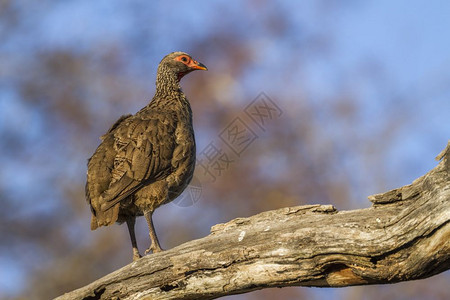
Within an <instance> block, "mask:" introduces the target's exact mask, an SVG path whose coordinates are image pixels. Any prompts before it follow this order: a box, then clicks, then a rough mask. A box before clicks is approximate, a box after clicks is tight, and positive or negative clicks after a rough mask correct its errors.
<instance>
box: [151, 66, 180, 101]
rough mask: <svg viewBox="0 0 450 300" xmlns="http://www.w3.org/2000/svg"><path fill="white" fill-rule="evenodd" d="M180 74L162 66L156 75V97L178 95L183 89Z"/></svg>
mask: <svg viewBox="0 0 450 300" xmlns="http://www.w3.org/2000/svg"><path fill="white" fill-rule="evenodd" d="M180 79H181V78H180V76H178V75H177V74H176V73H174V72H173V71H172V70H169V69H165V68H160V69H158V73H157V75H156V93H155V97H158V98H166V97H167V96H169V97H170V96H176V95H178V94H180V93H182V91H181V86H180Z"/></svg>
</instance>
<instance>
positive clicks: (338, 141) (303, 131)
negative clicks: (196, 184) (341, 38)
mask: <svg viewBox="0 0 450 300" xmlns="http://www.w3.org/2000/svg"><path fill="white" fill-rule="evenodd" d="M89 3H91V2H89V1H67V2H58V1H50V0H47V1H40V2H39V3H33V2H31V1H8V0H2V1H0V40H2V45H0V101H1V102H0V111H1V113H0V117H1V119H0V137H1V141H2V143H1V148H0V151H1V156H0V164H1V165H2V169H1V171H0V201H1V205H2V209H1V210H0V265H2V266H1V268H0V269H1V270H0V298H17V299H49V298H52V297H55V296H57V295H59V294H62V293H64V292H67V291H69V290H72V289H75V288H77V287H80V286H82V285H85V284H87V283H89V282H91V281H93V280H95V279H97V278H99V277H101V276H103V275H105V274H107V273H109V272H111V271H113V270H115V269H117V268H119V267H121V266H123V265H125V264H127V263H129V261H130V258H131V249H130V245H129V237H128V233H127V230H126V228H125V227H124V226H121V227H119V226H112V227H108V228H102V229H100V230H97V231H95V232H90V231H89V224H90V223H89V222H90V211H89V209H88V206H87V204H86V203H85V200H84V182H85V172H86V160H87V158H88V157H90V155H91V154H92V152H93V151H94V149H95V148H96V147H97V145H98V143H99V140H98V137H99V136H100V135H102V134H103V133H104V132H105V131H106V130H107V129H108V128H109V126H110V125H111V124H112V123H113V122H114V121H115V120H116V119H117V118H118V117H119V116H120V115H121V114H126V113H134V112H136V111H137V110H138V109H139V108H140V107H142V106H144V105H145V104H146V102H147V101H148V100H149V99H151V97H152V95H153V92H154V85H153V82H154V80H155V72H156V67H157V63H158V62H159V60H160V59H161V58H162V57H163V56H164V55H165V54H167V53H169V52H171V51H175V50H183V51H187V52H188V53H190V54H192V56H193V57H195V58H196V59H197V60H199V61H201V62H203V63H205V64H206V65H207V66H208V68H209V71H208V73H200V72H199V73H194V74H192V75H190V76H188V77H186V78H185V79H183V82H182V86H183V87H184V91H185V93H186V95H187V96H188V98H189V99H190V100H191V103H192V107H193V111H194V126H195V130H196V138H197V143H198V151H199V152H200V151H202V150H203V149H205V147H206V146H207V145H208V144H209V143H210V142H212V141H213V142H214V143H216V144H217V145H218V146H219V148H220V149H222V150H223V151H226V150H227V147H226V145H224V144H223V143H222V142H221V140H220V139H219V138H218V137H219V134H220V132H222V131H223V130H224V129H225V128H227V126H228V125H229V124H230V122H231V121H232V120H233V119H234V118H235V117H237V116H242V115H243V111H244V108H245V107H246V106H247V105H248V104H249V103H250V102H251V101H252V100H254V99H255V97H256V96H257V95H259V94H260V92H262V91H264V92H265V93H266V94H267V95H268V96H269V97H270V99H272V100H273V101H274V103H276V104H277V105H278V106H279V107H280V109H281V110H282V112H283V114H282V115H281V116H280V117H279V118H274V119H273V120H271V121H270V122H269V123H268V125H267V127H266V130H265V131H263V130H261V129H258V128H257V127H253V128H256V129H255V132H256V133H257V134H258V138H257V139H256V140H255V141H254V143H252V144H251V145H250V146H249V147H248V149H247V150H245V151H244V152H243V153H242V155H241V156H240V157H236V156H234V157H233V159H234V162H233V163H232V164H230V166H229V169H228V170H226V171H224V172H223V173H222V174H221V176H219V177H218V178H217V180H216V181H215V182H212V181H211V180H210V179H209V178H208V177H206V176H204V174H203V173H202V170H201V169H199V168H197V170H196V174H195V176H196V177H197V178H199V179H200V181H201V186H202V197H201V199H200V201H198V202H196V203H195V205H193V206H190V207H187V208H183V207H178V206H176V205H174V204H168V205H166V206H164V207H161V208H160V209H158V210H157V211H156V213H155V224H156V230H157V231H158V232H159V237H160V239H161V242H162V245H163V247H166V248H171V247H174V246H176V245H178V244H181V243H183V242H185V241H188V240H192V239H195V238H200V237H202V236H205V235H207V234H208V232H209V228H210V227H211V226H212V225H214V224H216V223H219V222H226V221H228V220H230V219H232V218H235V217H244V216H250V215H252V214H255V213H258V212H261V211H265V210H270V209H276V208H280V207H284V206H294V205H303V204H313V203H331V204H333V205H335V206H336V207H337V208H338V209H340V210H342V209H355V208H361V207H367V206H369V205H370V204H369V202H368V201H367V200H366V199H365V196H367V195H368V194H370V193H375V192H383V191H385V190H387V189H388V188H393V187H395V186H397V185H399V184H402V185H403V184H407V183H409V182H408V181H407V180H411V179H414V178H415V177H417V176H419V175H422V173H420V172H421V171H422V170H421V169H420V170H418V169H417V168H416V169H415V172H416V173H411V172H409V171H405V173H402V172H401V171H399V170H396V171H395V172H392V169H391V165H392V164H391V163H390V156H389V155H391V152H390V151H392V149H394V148H393V147H394V146H396V145H397V144H396V143H397V140H398V139H399V135H400V133H402V132H404V129H405V128H409V127H408V126H410V125H411V119H412V118H413V117H414V114H415V113H416V111H415V110H414V107H413V106H414V105H418V103H419V102H420V101H422V99H423V97H424V96H423V95H422V96H418V95H417V94H413V93H411V91H409V90H406V91H405V90H399V89H396V87H395V86H394V85H393V83H392V81H391V78H390V75H389V72H388V71H387V70H386V68H385V66H384V65H383V64H382V63H380V61H382V58H379V57H376V56H375V57H369V58H367V59H364V60H362V61H361V62H360V63H359V64H358V65H356V66H354V68H353V69H351V71H350V74H343V75H342V76H343V77H345V79H335V80H333V82H332V83H330V86H327V85H326V83H325V82H326V81H327V80H329V76H328V77H327V76H323V77H320V76H319V78H320V80H319V81H324V82H323V83H322V84H323V85H322V86H319V87H317V86H315V84H316V83H314V81H312V79H311V76H312V75H313V73H312V71H311V69H314V68H316V69H315V70H319V69H320V68H323V65H328V64H329V65H330V68H333V67H334V65H333V61H334V59H335V58H336V57H338V56H339V53H336V49H335V47H336V45H335V40H334V34H335V33H333V30H332V28H333V23H332V22H330V17H333V16H335V13H339V12H342V13H349V12H348V11H351V12H352V13H358V9H359V6H358V5H356V6H355V7H354V8H350V6H352V5H353V4H355V3H356V2H355V1H317V2H310V3H308V4H302V5H301V4H296V5H295V6H294V7H291V6H290V5H287V4H284V5H278V4H275V3H272V2H269V1H247V2H243V3H241V5H242V7H231V6H230V5H229V3H228V2H227V1H218V2H216V3H214V4H212V3H209V2H203V4H202V5H200V3H196V4H195V5H194V4H193V3H190V2H189V3H187V2H185V3H183V4H181V3H178V2H177V3H170V2H157V3H155V4H153V6H152V5H150V4H144V3H146V2H139V1H129V2H124V3H118V2H117V1H115V2H114V1H113V2H111V4H105V3H103V2H102V3H101V4H96V5H92V10H93V11H91V10H90V8H89V5H90V4H89ZM313 3H314V4H313ZM308 16H309V17H308ZM311 16H312V17H311ZM311 18H312V19H314V22H312V21H311V20H310V19H311ZM320 65H322V67H320ZM336 69H338V67H336ZM344 73H345V72H344ZM319 74H320V72H319ZM338 74H342V73H339V71H338ZM316 75H317V74H316ZM445 75H446V77H445V76H444V77H445V78H442V77H441V80H444V81H443V82H448V79H449V78H450V76H449V73H448V72H447V73H446V74H445ZM331 84H333V85H334V86H333V87H331ZM328 88H329V91H331V92H328V93H327V92H324V90H326V89H328ZM361 90H362V91H363V92H361ZM367 90H369V92H367ZM446 91H448V90H446ZM432 92H433V93H434V94H433V96H434V97H439V96H440V95H441V94H440V90H439V89H438V91H436V89H433V90H432ZM368 93H369V94H370V95H368ZM419 107H420V106H419ZM447 107H448V106H447ZM438 110H439V108H437V109H436V112H438ZM247 122H248V120H247ZM254 125H255V124H250V125H249V126H254ZM423 134H426V132H424V133H423ZM447 137H448V136H447ZM447 137H444V139H443V140H441V141H440V143H441V146H442V147H443V146H444V145H445V144H446V140H445V139H446V138H447ZM397 146H398V145H397ZM439 147H440V146H439ZM439 150H440V149H439ZM437 152H439V151H437ZM437 152H436V153H434V154H437ZM434 154H433V155H434ZM399 156H401V155H399ZM432 158H433V156H430V157H423V160H428V161H430V164H433V161H432ZM405 178H406V179H405ZM137 234H138V244H139V245H140V248H141V249H145V248H146V247H147V244H148V242H149V240H148V237H147V229H146V225H145V222H143V221H142V220H138V224H137ZM446 280H447V281H448V273H446V274H441V275H439V276H435V277H433V278H430V279H427V280H422V281H416V282H408V283H402V284H396V285H391V286H377V287H355V288H347V289H339V290H336V289H326V290H325V289H322V290H318V289H307V288H286V289H270V290H263V291H257V292H254V293H250V294H247V295H237V296H230V297H227V299H273V298H279V299H298V298H301V297H305V298H308V299H320V298H322V297H327V298H328V297H333V298H335V299H337V298H339V299H393V298H395V299H403V298H405V299H425V298H426V299H444V298H445V297H446V295H445V294H446V291H447V287H446V284H445V281H446ZM2 285H3V286H2ZM401 295H403V296H401ZM447 296H448V294H447Z"/></svg>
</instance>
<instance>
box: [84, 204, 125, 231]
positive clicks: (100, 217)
mask: <svg viewBox="0 0 450 300" xmlns="http://www.w3.org/2000/svg"><path fill="white" fill-rule="evenodd" d="M119 206H120V203H117V204H116V205H115V206H113V207H111V209H108V210H107V211H101V210H100V209H99V210H98V211H96V213H95V215H94V214H92V218H91V230H95V229H97V228H98V227H100V226H108V225H111V224H114V223H115V222H116V221H117V218H118V217H119Z"/></svg>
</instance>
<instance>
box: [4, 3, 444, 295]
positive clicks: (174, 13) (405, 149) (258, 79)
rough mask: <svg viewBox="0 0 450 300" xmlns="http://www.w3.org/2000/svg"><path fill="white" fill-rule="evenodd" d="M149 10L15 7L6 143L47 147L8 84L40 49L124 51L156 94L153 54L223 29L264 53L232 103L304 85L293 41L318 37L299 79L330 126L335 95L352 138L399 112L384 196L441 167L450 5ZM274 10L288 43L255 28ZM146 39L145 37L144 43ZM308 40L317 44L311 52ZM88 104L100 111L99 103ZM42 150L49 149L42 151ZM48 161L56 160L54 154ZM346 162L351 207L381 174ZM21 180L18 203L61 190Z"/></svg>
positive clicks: (131, 6) (352, 155) (130, 6)
mask: <svg viewBox="0 0 450 300" xmlns="http://www.w3.org/2000/svg"><path fill="white" fill-rule="evenodd" d="M146 3H147V2H142V1H129V2H126V3H125V2H122V1H106V0H103V1H95V2H93V1H43V2H42V3H41V2H40V3H39V4H38V5H37V4H31V3H26V1H24V2H17V4H16V5H17V6H18V7H20V11H21V14H20V17H21V18H22V19H21V22H20V23H19V25H18V26H20V28H22V29H21V30H17V32H18V33H20V34H17V35H9V36H8V37H7V40H6V42H4V43H1V44H0V64H1V65H2V66H3V68H2V70H0V95H1V100H0V133H2V132H1V131H3V130H6V131H8V130H15V131H17V132H19V133H21V134H23V136H24V140H26V141H29V142H30V144H33V145H34V146H35V147H37V148H39V147H42V144H43V142H42V139H41V137H42V135H43V131H45V128H46V127H45V125H43V124H45V116H43V115H41V112H40V111H36V110H31V109H30V108H29V107H27V104H25V103H23V102H21V101H20V99H19V98H18V96H17V93H15V91H14V86H13V85H9V83H11V82H12V81H13V80H11V78H18V77H20V76H21V74H18V72H17V68H16V67H17V66H20V69H21V70H24V69H25V70H26V67H27V66H28V64H29V63H30V62H32V60H33V57H34V54H35V53H38V52H40V51H45V50H48V49H58V48H71V49H73V50H74V51H79V52H80V53H86V52H87V50H89V49H91V48H92V47H108V46H110V45H112V44H117V45H119V46H120V47H122V48H124V49H125V52H126V53H128V56H127V62H126V64H127V65H128V66H129V67H128V71H129V72H130V73H132V74H133V76H136V77H139V76H141V77H142V76H144V74H145V76H146V77H145V78H144V79H143V80H148V81H149V91H151V90H152V88H153V81H154V76H155V75H154V71H155V69H156V67H155V66H156V65H157V63H158V62H159V61H160V59H161V57H160V56H156V55H150V54H151V53H161V54H165V53H167V52H170V51H172V50H175V49H176V50H178V49H180V48H183V49H184V48H188V47H189V41H190V40H191V39H195V38H201V37H202V36H205V35H207V34H210V33H211V32H215V31H217V30H221V31H227V30H230V32H229V34H230V35H231V36H233V37H234V38H236V39H237V40H239V41H241V42H242V43H246V42H248V43H249V47H253V48H254V49H257V50H258V55H257V57H256V58H255V60H254V61H253V62H252V64H251V68H250V70H248V73H249V74H248V75H247V73H246V76H243V78H242V82H241V83H236V84H237V85H238V88H237V91H238V92H237V93H239V89H240V93H242V94H244V95H246V96H245V97H242V98H245V99H247V98H248V97H253V96H254V95H256V94H257V93H256V91H257V92H259V91H260V90H261V89H263V90H265V91H268V92H269V93H270V91H271V90H276V88H275V87H279V86H282V85H286V88H294V87H295V86H296V84H298V79H297V78H291V79H290V80H289V81H288V82H287V81H286V79H285V78H283V76H281V75H282V74H283V71H284V69H285V68H286V64H292V65H296V64H297V62H296V61H295V59H296V55H299V57H300V56H301V55H302V53H304V52H305V51H314V49H315V48H314V47H310V48H306V49H303V48H301V49H298V51H297V50H293V49H297V48H296V46H295V45H296V43H297V42H298V40H300V39H302V40H305V39H306V40H307V38H308V35H311V36H312V33H314V34H318V35H319V36H320V35H322V36H323V37H324V38H325V39H326V43H327V47H328V48H329V49H330V50H329V51H330V52H329V53H327V51H326V50H325V51H324V52H323V53H317V55H310V56H309V57H311V59H310V60H308V61H302V63H301V64H299V67H301V68H302V69H301V70H299V71H298V74H297V73H295V76H297V75H298V78H301V79H302V80H303V82H302V85H301V86H302V87H304V90H303V91H302V92H304V93H305V94H306V95H307V97H308V99H310V101H311V102H312V103H314V106H315V107H316V108H317V111H319V115H321V116H322V118H323V120H326V119H327V117H328V116H329V115H328V112H327V109H326V107H327V106H331V105H333V103H332V101H336V99H335V98H333V97H332V95H335V94H337V93H340V92H342V90H343V89H344V90H346V91H347V89H348V93H349V94H352V95H355V98H356V99H357V101H359V104H360V106H361V107H362V114H360V115H358V116H357V118H358V121H357V124H358V127H357V128H354V132H355V135H365V136H367V135H370V134H372V133H373V132H381V130H382V128H383V126H386V124H385V123H384V120H383V118H384V117H385V116H386V115H389V116H392V114H395V115H397V114H398V118H399V119H401V120H403V121H402V122H403V123H402V124H403V125H402V127H401V129H400V130H398V131H396V132H395V136H394V140H395V142H394V143H392V144H390V145H389V148H388V149H386V151H387V153H388V155H387V159H388V160H387V162H383V163H384V164H386V166H387V167H386V171H387V172H388V173H389V174H390V178H391V179H392V180H391V181H390V182H389V183H388V185H389V186H388V187H389V188H394V187H397V186H400V185H405V184H408V183H410V182H411V181H412V180H414V179H415V178H417V177H418V176H421V175H423V174H425V173H426V172H427V171H428V170H430V169H432V168H433V167H434V166H435V165H436V162H435V161H434V160H433V158H434V157H435V156H436V155H437V154H438V153H439V152H440V151H441V150H442V149H443V148H444V147H445V145H446V143H447V141H448V139H449V136H450V135H449V133H450V122H449V121H448V120H449V118H450V35H449V34H448V29H449V28H450V18H449V16H450V2H449V1H418V0H416V1H356V0H355V1H353V0H352V1H302V2H294V1H278V2H274V3H273V4H268V3H266V2H265V1H261V2H258V1H249V2H245V3H243V2H240V4H239V5H234V4H232V3H231V2H230V1H217V2H214V3H211V2H210V1H193V2H188V1H179V2H157V3H153V4H152V6H151V7H150V5H148V4H146ZM259 3H260V4H261V5H259ZM25 6H27V8H24V7H25ZM218 10H220V11H221V14H219V16H220V17H218V14H217V11H218ZM277 11H279V12H280V15H282V16H283V17H285V18H286V20H287V21H286V22H287V24H288V26H289V34H290V38H287V37H286V36H285V35H284V36H282V37H279V38H277V37H276V35H270V36H268V35H266V31H267V29H266V28H262V27H261V24H260V18H261V17H262V16H265V15H270V14H271V13H272V14H273V13H274V12H277ZM275 15H276V14H275ZM236 24H238V25H236ZM1 26H2V23H1V22H0V27H1ZM236 28H239V30H235V29H236ZM0 29H1V28H0ZM146 29H147V31H148V33H147V34H142V32H145V30H146ZM138 33H140V34H138ZM143 37H145V39H143ZM213 42H214V41H211V43H213ZM313 42H317V41H311V44H313ZM319 42H320V41H319ZM306 44H307V45H309V44H308V43H306ZM327 47H325V49H326V48H327ZM259 49H261V50H259ZM373 62H378V63H379V66H377V69H376V72H375V73H371V72H368V73H367V74H365V75H361V74H362V73H361V72H360V71H361V70H362V69H365V68H367V69H368V70H370V68H371V67H372V65H371V63H373ZM213 65H214V64H213ZM218 65H219V64H218ZM31 66H32V64H31ZM208 67H209V65H208ZM377 72H378V73H377ZM363 74H364V72H363ZM377 74H378V75H377ZM380 74H381V75H380ZM371 76H381V77H382V78H383V79H382V80H384V81H385V82H384V84H383V85H382V86H377V85H375V84H374V81H373V80H372V78H371ZM386 87H388V89H386ZM405 95H406V96H407V97H406V98H405ZM279 100H280V101H281V103H280V105H282V106H284V107H289V106H290V105H293V103H295V102H294V101H295V100H294V101H293V100H289V98H288V97H286V98H284V97H282V96H280V97H279ZM392 101H396V104H399V106H397V109H396V110H395V111H392V110H391V106H392V105H391V104H392V103H391V102H392ZM92 105H93V107H95V106H99V107H101V104H98V103H97V104H96V103H94V104H92ZM137 109H138V107H136V108H135V110H137ZM17 114H20V115H22V116H24V118H23V120H18V119H17V118H11V116H14V115H17ZM24 120H26V121H24ZM340 126H343V127H340ZM345 126H348V125H345V120H344V121H342V124H339V126H336V123H331V122H328V123H326V122H324V123H323V126H322V128H321V129H322V131H323V132H325V133H327V134H329V135H330V138H331V139H334V140H335V142H336V143H338V144H339V145H342V147H343V148H344V149H347V147H348V148H351V147H350V146H349V145H345V140H346V139H347V138H348V137H346V136H345V134H346V132H347V131H346V130H344V129H346V127H345ZM30 128H31V129H30ZM374 138H376V139H379V140H376V142H378V143H379V144H380V147H382V144H383V139H382V138H380V137H375V136H374ZM200 139H201V137H200ZM205 140H206V141H207V142H209V140H208V139H207V138H206V139H205ZM30 151H32V150H31V149H30ZM41 151H43V152H44V151H45V150H43V149H42V148H41ZM68 156H70V154H68ZM45 159H47V160H50V159H51V155H50V154H48V157H46V158H45ZM63 159H64V158H63ZM343 159H345V160H346V166H347V170H346V172H348V173H349V174H350V173H352V172H354V171H355V170H358V172H356V173H357V174H358V175H357V176H355V177H354V178H353V179H352V180H353V181H354V185H355V195H354V197H355V198H361V197H365V196H367V195H368V194H371V193H375V192H379V190H376V187H375V186H374V185H372V186H371V185H364V182H365V181H366V180H367V179H366V178H368V177H370V171H371V169H370V168H371V167H376V165H375V166H370V165H369V166H368V167H367V169H366V170H361V169H360V160H361V158H360V157H359V154H358V153H357V149H356V150H354V152H351V151H349V152H346V155H344V156H343ZM30 160H32V158H31V159H30ZM34 163H35V165H36V164H37V165H40V164H43V163H42V162H34ZM43 165H44V166H45V164H43ZM84 167H85V166H84V165H83V166H82V167H80V166H79V165H78V164H77V165H72V166H70V165H69V166H68V167H67V172H69V173H70V172H71V174H73V176H74V177H75V176H76V175H74V174H78V173H79V172H84V171H85V170H82V171H80V170H81V169H80V168H84ZM3 168H4V169H3V172H5V173H4V174H8V173H12V172H13V171H12V170H15V169H16V168H17V165H16V163H15V162H14V161H8V162H7V163H5V164H4V166H3ZM22 170H23V174H22V175H21V176H18V177H16V182H10V183H9V186H2V185H0V187H1V188H3V189H4V190H6V191H9V190H13V189H16V190H17V188H18V190H19V192H18V194H17V197H19V196H20V195H21V192H22V193H25V192H27V193H29V192H30V191H31V192H33V193H36V194H39V193H43V194H42V195H45V196H48V197H49V198H51V197H56V198H57V197H58V196H57V194H58V192H57V191H56V192H46V193H44V192H42V191H39V189H40V187H39V180H37V181H35V180H34V178H35V176H36V175H35V174H33V173H32V171H31V170H33V169H32V168H30V170H28V169H27V168H24V169H22ZM51 172H52V170H51V169H45V167H43V168H42V173H41V174H39V176H40V180H46V178H50V177H51V176H52V174H51ZM362 186H364V188H361V187H362ZM53 205H57V204H55V203H53ZM367 205H368V204H367ZM48 207H53V206H51V205H50V206H49V203H45V204H43V206H41V207H40V206H39V205H38V206H36V207H34V211H30V212H22V213H36V211H38V210H40V209H42V210H46V209H47V210H48ZM0 263H1V265H2V268H0V290H2V291H6V292H7V293H9V292H10V293H13V292H15V291H18V290H20V288H21V286H23V281H24V280H25V277H24V273H25V272H24V270H25V269H24V266H23V265H22V264H21V263H14V262H13V261H11V260H10V258H8V257H0ZM5 266H6V267H5ZM1 295H2V294H1V292H0V296H1Z"/></svg>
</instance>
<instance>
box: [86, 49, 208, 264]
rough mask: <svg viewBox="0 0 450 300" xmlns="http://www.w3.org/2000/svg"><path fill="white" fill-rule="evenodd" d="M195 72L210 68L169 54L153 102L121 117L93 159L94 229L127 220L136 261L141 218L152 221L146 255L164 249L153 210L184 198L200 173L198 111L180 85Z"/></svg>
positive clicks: (90, 166) (90, 187) (90, 178)
mask: <svg viewBox="0 0 450 300" xmlns="http://www.w3.org/2000/svg"><path fill="white" fill-rule="evenodd" d="M194 70H207V68H206V66H204V65H203V64H201V63H199V62H197V61H196V60H194V59H193V58H192V57H191V56H190V55H189V54H187V53H184V52H173V53H170V54H168V55H167V56H165V57H164V58H163V59H162V60H161V62H160V64H159V67H158V72H157V76H156V93H155V96H154V97H153V99H152V101H150V103H149V104H148V105H147V106H145V107H144V108H142V109H141V110H140V111H139V112H137V113H136V114H135V115H124V116H122V117H120V118H119V120H117V121H116V122H115V123H114V125H112V127H111V128H110V129H109V130H108V132H107V133H106V134H104V135H103V136H102V137H101V140H102V142H101V144H100V145H99V146H98V148H97V150H95V153H94V154H93V155H92V157H91V158H90V159H89V161H88V172H87V182H86V201H87V202H88V203H89V205H90V207H91V211H92V220H91V229H92V230H94V229H97V228H98V227H100V226H108V225H111V224H113V223H115V222H118V223H119V224H121V223H123V222H127V225H128V230H129V233H130V238H131V245H132V247H133V260H137V259H139V258H140V257H141V255H140V253H139V250H138V247H137V243H136V237H135V233H134V225H135V221H136V217H137V216H143V215H144V216H145V218H146V219H147V224H148V229H149V232H150V240H151V244H150V247H149V248H148V249H147V250H146V251H145V253H148V252H150V251H152V252H153V253H155V252H159V251H162V249H161V247H160V245H159V242H158V238H157V236H156V232H155V229H154V227H153V222H152V214H153V212H154V211H155V209H156V208H157V207H159V206H160V205H162V204H165V203H168V202H170V201H172V200H174V199H175V198H176V197H178V196H179V195H180V194H181V193H182V192H183V190H184V189H185V188H186V186H187V185H188V184H189V182H190V181H191V179H192V175H193V173H194V167H195V139H194V130H193V127H192V110H191V106H190V104H189V101H188V100H187V99H186V97H185V95H184V93H183V92H182V90H181V87H180V79H181V78H182V77H183V76H184V75H186V74H188V73H190V72H192V71H194Z"/></svg>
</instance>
